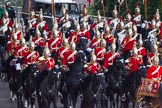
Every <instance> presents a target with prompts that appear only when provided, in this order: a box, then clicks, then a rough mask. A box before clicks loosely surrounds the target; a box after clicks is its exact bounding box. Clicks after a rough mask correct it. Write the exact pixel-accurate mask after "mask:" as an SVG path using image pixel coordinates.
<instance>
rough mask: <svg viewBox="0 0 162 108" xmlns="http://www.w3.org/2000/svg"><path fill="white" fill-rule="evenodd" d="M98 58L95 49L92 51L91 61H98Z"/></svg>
mask: <svg viewBox="0 0 162 108" xmlns="http://www.w3.org/2000/svg"><path fill="white" fill-rule="evenodd" d="M96 60H97V57H96V55H95V52H94V49H93V50H92V52H91V61H96Z"/></svg>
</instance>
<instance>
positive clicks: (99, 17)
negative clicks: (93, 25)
mask: <svg viewBox="0 0 162 108" xmlns="http://www.w3.org/2000/svg"><path fill="white" fill-rule="evenodd" d="M97 18H98V20H101V15H100V11H99V10H98V11H97Z"/></svg>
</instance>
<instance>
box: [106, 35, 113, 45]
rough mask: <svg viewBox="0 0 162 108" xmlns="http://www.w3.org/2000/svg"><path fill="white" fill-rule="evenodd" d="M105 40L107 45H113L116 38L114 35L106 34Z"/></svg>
mask: <svg viewBox="0 0 162 108" xmlns="http://www.w3.org/2000/svg"><path fill="white" fill-rule="evenodd" d="M104 39H105V40H106V42H107V43H113V41H114V36H112V35H108V36H107V35H106V34H104Z"/></svg>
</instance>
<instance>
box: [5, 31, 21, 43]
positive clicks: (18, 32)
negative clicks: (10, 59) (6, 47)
mask: <svg viewBox="0 0 162 108" xmlns="http://www.w3.org/2000/svg"><path fill="white" fill-rule="evenodd" d="M14 35H15V36H16V40H20V39H21V31H19V30H18V31H17V32H16V33H14ZM11 40H12V32H11V33H10V35H9V37H8V41H11Z"/></svg>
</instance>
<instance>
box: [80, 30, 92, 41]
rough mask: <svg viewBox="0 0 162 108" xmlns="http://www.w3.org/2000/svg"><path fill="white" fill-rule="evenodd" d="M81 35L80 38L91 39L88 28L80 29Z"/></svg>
mask: <svg viewBox="0 0 162 108" xmlns="http://www.w3.org/2000/svg"><path fill="white" fill-rule="evenodd" d="M79 36H80V38H85V39H87V40H88V41H89V40H90V37H91V36H90V32H89V31H87V30H84V31H83V30H80V32H79Z"/></svg>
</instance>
